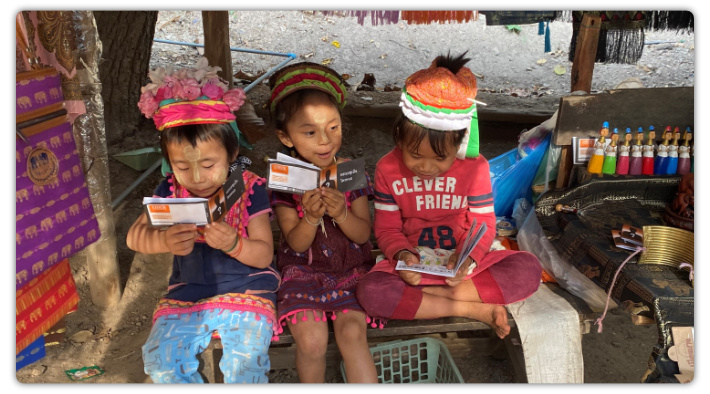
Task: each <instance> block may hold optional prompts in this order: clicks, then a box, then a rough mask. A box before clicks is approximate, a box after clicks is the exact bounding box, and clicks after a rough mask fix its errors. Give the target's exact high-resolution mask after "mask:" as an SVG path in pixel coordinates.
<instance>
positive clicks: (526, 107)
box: [16, 11, 692, 383]
mask: <svg viewBox="0 0 710 394" xmlns="http://www.w3.org/2000/svg"><path fill="white" fill-rule="evenodd" d="M195 13H196V15H195ZM304 15H305V16H304V17H303V20H304V21H305V22H302V23H304V24H305V26H311V25H309V24H308V23H311V24H312V25H313V26H316V27H312V26H311V27H306V29H308V28H310V29H313V30H318V29H321V30H322V29H323V27H322V26H321V25H325V26H329V25H334V24H335V23H329V22H327V21H326V22H323V19H322V18H316V17H313V16H312V14H304ZM196 16H199V12H196V11H192V12H191V13H190V12H183V14H179V13H178V12H173V13H172V14H165V13H163V12H161V17H160V20H159V21H158V25H157V28H158V29H161V28H162V29H169V28H170V29H173V30H170V31H173V32H174V31H178V30H179V28H180V26H182V28H185V27H186V26H191V25H194V23H192V20H193V19H191V18H194V17H196ZM299 16H300V15H299ZM239 17H241V15H240V16H239ZM287 17H288V16H287ZM175 18H177V19H175ZM235 18H237V17H236V16H235ZM271 20H274V19H271ZM332 20H335V21H336V22H337V23H345V22H343V21H340V20H337V19H335V18H333V19H332ZM299 23H300V21H299ZM347 23H352V22H347ZM175 25H177V26H175ZM197 25H200V24H199V23H198V24H197ZM421 29H424V27H422V28H421ZM158 31H159V30H158ZM236 31H237V32H238V33H239V35H240V38H239V39H241V40H243V42H244V44H240V45H245V44H247V43H248V42H246V41H244V40H246V37H247V36H249V34H253V33H249V32H246V31H244V29H242V30H239V29H236ZM324 33H325V34H326V35H327V34H330V37H331V38H332V37H333V35H334V33H329V32H328V31H325V30H322V31H320V33H319V34H324ZM156 37H157V35H156ZM250 37H252V36H250ZM253 37H255V36H253ZM342 37H343V35H341V36H340V37H339V38H340V39H341V40H342V39H343V38H342ZM176 38H177V37H176ZM173 39H175V38H173ZM318 43H320V40H319V42H318ZM314 45H315V44H314ZM161 51H163V52H161ZM182 51H183V50H182V49H180V50H176V52H177V54H175V53H174V54H173V55H167V54H166V53H165V52H164V50H163V49H160V48H157V45H156V47H155V48H154V52H155V53H154V56H155V59H154V60H155V64H157V63H159V62H161V61H169V60H175V58H177V59H181V60H184V58H186V57H188V58H189V57H192V56H194V54H193V53H192V52H190V53H189V55H188V54H187V53H188V52H187V50H184V51H185V53H183V52H182ZM300 55H303V53H301V54H300ZM170 56H173V57H175V58H171V57H170ZM390 56H392V55H390ZM320 60H321V59H318V61H320ZM691 69H692V66H691ZM247 71H251V72H253V73H257V72H258V71H259V70H258V69H254V70H247ZM411 71H413V70H411ZM411 71H410V72H411ZM235 72H236V70H235ZM622 76H624V75H622ZM624 77H625V76H624ZM565 78H567V79H569V76H568V75H567V76H565ZM356 79H357V78H356ZM395 79H396V78H395ZM490 79H491V78H488V80H490ZM618 79H619V81H620V80H623V79H624V78H621V77H619V78H618ZM687 81H688V79H687V78H685V79H684V80H683V81H682V82H678V80H677V78H676V79H674V80H673V82H672V83H676V85H675V86H680V85H682V84H684V83H687ZM393 83H396V81H394V80H393ZM691 85H692V83H691ZM400 86H401V85H400ZM511 86H512V87H513V90H515V88H516V86H517V85H511ZM549 86H551V85H549V84H548V88H547V89H537V90H535V89H534V88H533V86H532V85H526V86H520V88H521V90H520V92H523V91H525V92H527V93H526V94H524V95H515V94H511V93H512V91H511V90H510V89H508V90H506V91H503V89H499V90H498V91H501V92H502V93H494V91H495V90H496V89H495V88H493V86H491V87H490V91H488V92H486V91H483V92H481V94H480V95H479V97H478V99H479V100H481V101H484V102H487V103H489V104H492V105H493V106H495V107H496V108H500V109H502V110H506V109H507V110H510V111H550V112H553V111H554V110H555V109H556V105H557V103H558V102H559V94H560V91H561V90H562V89H563V88H560V89H559V90H556V89H555V88H552V87H549ZM550 91H553V92H552V93H549V92H550ZM535 92H537V93H535ZM267 94H268V89H267V88H266V87H265V86H264V85H260V86H257V87H256V88H254V89H252V90H251V91H250V92H249V94H248V97H249V100H250V101H251V102H252V103H253V104H254V106H255V107H256V108H257V112H258V113H259V114H260V115H262V116H265V115H266V114H265V112H264V111H263V108H262V107H261V106H262V104H263V103H264V102H265V99H266V95H267ZM397 97H398V93H397V92H384V91H382V86H378V90H377V91H374V92H352V93H351V94H350V98H349V101H350V102H351V103H352V105H361V104H387V103H394V102H396V100H397ZM266 120H268V119H266ZM391 123H392V119H389V118H374V117H349V118H348V119H347V120H346V126H347V130H348V131H347V132H346V133H345V135H344V143H343V148H342V149H341V154H342V155H343V156H346V157H364V159H365V161H366V163H367V170H368V171H369V173H370V174H374V166H375V163H376V161H377V159H378V158H379V157H381V156H382V155H383V154H384V153H386V152H387V151H388V150H389V149H391V147H392V140H391V137H390V134H389V128H390V125H391ZM533 126H534V125H525V124H513V125H506V127H505V128H503V125H500V124H491V125H484V124H482V125H481V143H482V147H481V152H482V154H483V155H484V156H486V157H487V158H489V159H490V158H493V157H495V156H497V155H500V154H502V153H504V152H506V151H507V150H509V149H513V148H515V147H516V145H517V135H518V134H519V133H520V132H521V131H523V130H524V129H527V128H530V127H533ZM157 145H158V140H157V132H156V131H155V129H154V127H153V125H152V122H150V121H146V122H144V123H143V124H142V125H141V126H140V127H139V128H137V129H136V130H133V131H132V132H131V133H129V135H128V136H127V137H126V138H125V139H124V140H123V141H122V142H121V143H120V144H117V145H115V146H110V147H109V156H111V155H114V154H116V153H120V152H126V151H131V150H135V149H139V148H144V147H148V146H157ZM277 149H278V143H277V141H276V138H274V137H273V136H272V135H267V137H265V138H264V139H262V140H260V141H259V142H258V143H257V144H256V146H255V148H254V149H253V150H252V151H246V152H243V154H244V155H246V156H247V157H249V158H251V160H252V161H253V164H252V167H251V168H250V170H252V171H253V172H256V173H257V174H261V175H264V173H265V171H264V168H265V162H264V160H265V159H266V158H267V157H272V156H274V155H275V152H276V151H277ZM110 171H111V174H110V176H111V194H112V196H113V198H116V197H117V196H118V195H119V194H121V192H123V191H124V190H126V188H127V187H128V186H129V185H130V184H131V183H133V181H134V180H135V179H137V178H138V177H139V176H140V175H141V172H140V171H136V170H133V169H131V168H129V167H128V166H126V165H124V164H122V163H120V162H118V161H117V160H115V159H111V160H110ZM159 181H160V173H159V171H156V172H154V173H152V174H151V175H150V176H148V177H147V178H146V179H145V181H143V182H142V183H141V184H140V185H138V186H137V187H136V188H135V189H134V190H133V191H132V192H130V193H129V194H128V196H127V197H126V198H125V199H124V200H123V201H121V203H120V204H118V205H117V206H116V208H115V209H114V212H113V214H114V219H115V224H116V234H117V245H118V261H119V265H120V271H121V284H122V286H123V296H122V299H121V302H120V304H119V305H118V307H117V308H115V309H113V310H109V311H102V310H101V309H100V308H98V307H96V306H95V305H94V304H93V303H92V302H91V299H90V294H89V281H90V278H89V273H88V270H87V268H86V267H85V266H83V265H82V264H81V263H79V262H77V261H79V260H81V259H72V273H73V275H74V278H75V281H76V284H77V288H78V291H79V295H80V303H79V308H78V310H77V311H76V312H74V313H72V314H70V315H68V316H67V317H66V319H65V320H66V326H67V329H66V337H67V339H66V340H64V341H62V342H61V343H60V344H58V345H54V346H49V347H47V356H46V357H45V358H43V359H41V360H40V361H38V362H36V363H34V364H32V365H30V366H27V367H25V368H23V369H21V370H20V371H18V372H17V373H16V379H17V381H18V382H20V383H69V382H70V381H69V379H68V378H67V376H66V375H65V373H64V371H65V370H68V369H75V368H81V367H84V366H91V365H97V366H99V367H101V368H102V369H103V370H105V373H104V374H103V375H101V376H98V377H96V378H92V379H88V380H86V381H83V382H81V383H140V382H150V378H148V377H147V376H146V375H145V374H144V372H143V362H142V358H141V346H142V345H143V343H145V340H146V339H147V336H148V333H149V331H150V326H151V315H152V312H153V308H154V307H155V304H156V302H157V300H158V298H159V297H160V296H161V295H162V294H163V293H164V291H165V289H166V286H167V281H168V277H169V275H170V268H171V256H170V255H168V254H161V255H143V254H139V253H134V252H132V251H130V250H129V249H127V247H126V243H125V236H126V233H127V231H128V228H129V227H130V225H131V224H132V223H133V221H134V220H135V219H136V218H137V217H138V215H139V214H141V212H142V211H141V209H142V208H141V199H142V198H143V197H144V196H149V195H151V194H152V191H153V189H154V187H155V186H156V185H157V184H158V183H159ZM657 336H658V333H657V330H656V327H655V326H654V325H646V326H635V325H633V324H632V323H631V319H630V316H629V314H628V313H626V312H624V311H623V310H621V309H618V308H617V309H612V310H611V311H610V312H609V313H608V314H607V317H606V319H605V321H604V331H603V332H602V333H596V327H593V328H592V332H591V333H589V334H586V335H584V336H583V338H582V347H583V356H584V380H585V382H586V383H638V382H640V381H641V378H642V375H643V373H644V372H645V371H646V368H647V361H648V358H649V356H650V354H651V350H652V347H653V345H654V344H655V343H656V342H657ZM455 361H456V364H457V367H458V368H459V370H460V371H461V373H462V375H463V377H464V379H465V380H466V382H469V383H511V382H513V369H512V365H511V363H510V361H509V360H507V359H496V358H493V357H482V356H480V355H478V354H475V351H472V352H471V353H470V354H467V355H465V356H461V357H457V358H456V360H455ZM551 361H552V360H551ZM270 378H271V381H272V382H277V383H295V382H297V376H296V374H295V371H294V370H281V371H272V373H271V374H270ZM328 381H329V382H342V377H340V374H339V366H335V365H332V366H329V369H328Z"/></svg>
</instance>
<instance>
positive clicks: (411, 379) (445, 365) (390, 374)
mask: <svg viewBox="0 0 710 394" xmlns="http://www.w3.org/2000/svg"><path fill="white" fill-rule="evenodd" d="M370 353H372V359H373V360H374V361H375V368H377V375H378V379H379V382H380V383H464V380H463V377H461V373H460V372H459V369H458V368H456V363H455V362H454V359H453V358H452V357H451V354H450V353H449V349H447V348H446V345H444V343H443V342H441V341H439V340H437V339H434V338H418V339H410V340H406V341H402V340H397V341H392V342H385V343H381V344H379V345H376V346H373V347H371V348H370ZM340 373H341V374H342V375H343V380H344V381H345V382H347V377H346V376H345V364H344V363H343V362H341V363H340Z"/></svg>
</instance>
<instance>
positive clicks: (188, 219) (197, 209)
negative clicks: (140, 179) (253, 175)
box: [143, 164, 244, 227]
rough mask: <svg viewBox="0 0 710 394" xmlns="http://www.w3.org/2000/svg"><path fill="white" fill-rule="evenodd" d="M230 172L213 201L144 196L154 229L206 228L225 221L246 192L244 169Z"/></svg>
mask: <svg viewBox="0 0 710 394" xmlns="http://www.w3.org/2000/svg"><path fill="white" fill-rule="evenodd" d="M230 170H231V173H230V175H229V178H227V180H226V181H225V182H224V184H223V185H222V187H221V188H220V189H219V190H217V192H216V193H215V194H214V195H213V196H212V197H210V198H209V199H207V198H199V197H195V198H155V197H144V198H143V206H144V207H145V211H146V213H147V214H148V221H149V222H150V224H151V225H152V226H155V227H165V226H172V225H174V224H181V223H194V224H196V225H198V226H204V225H206V224H208V223H213V222H217V221H219V220H221V219H222V218H223V217H224V215H225V214H226V213H227V212H228V211H229V209H230V208H232V206H233V205H234V203H235V202H237V200H239V198H240V197H241V196H242V194H243V193H244V178H243V176H242V168H241V166H239V165H238V164H236V165H233V166H232V167H231V168H230Z"/></svg>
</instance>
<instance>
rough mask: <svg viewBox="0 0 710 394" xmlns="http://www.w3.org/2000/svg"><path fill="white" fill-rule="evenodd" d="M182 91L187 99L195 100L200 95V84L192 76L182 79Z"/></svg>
mask: <svg viewBox="0 0 710 394" xmlns="http://www.w3.org/2000/svg"><path fill="white" fill-rule="evenodd" d="M182 92H183V94H184V95H185V98H186V99H188V100H195V99H196V98H198V97H200V96H201V95H202V91H201V90H200V84H199V83H198V82H197V80H195V79H193V78H187V79H184V80H183V81H182Z"/></svg>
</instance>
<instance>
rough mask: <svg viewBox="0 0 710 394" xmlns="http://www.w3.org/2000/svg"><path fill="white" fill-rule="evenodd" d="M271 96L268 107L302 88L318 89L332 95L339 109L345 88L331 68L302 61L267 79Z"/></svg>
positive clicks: (273, 106)
mask: <svg viewBox="0 0 710 394" xmlns="http://www.w3.org/2000/svg"><path fill="white" fill-rule="evenodd" d="M269 85H270V86H271V97H270V98H269V109H270V110H271V112H274V111H275V110H276V106H277V105H278V103H279V102H280V101H281V100H283V99H284V98H286V96H288V95H289V94H291V93H293V92H295V91H298V90H302V89H315V90H320V91H322V92H324V93H327V94H329V95H331V96H333V97H334V98H335V100H336V102H337V103H338V106H339V107H340V109H343V108H345V104H346V101H345V98H346V90H345V85H344V83H343V80H342V77H341V76H340V75H339V74H338V73H336V72H335V71H333V70H332V69H330V68H328V67H325V66H322V65H320V64H316V63H309V62H303V63H298V64H294V65H291V66H288V67H284V68H283V69H281V70H280V71H279V72H277V73H276V74H274V75H273V76H272V77H271V78H270V79H269Z"/></svg>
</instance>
